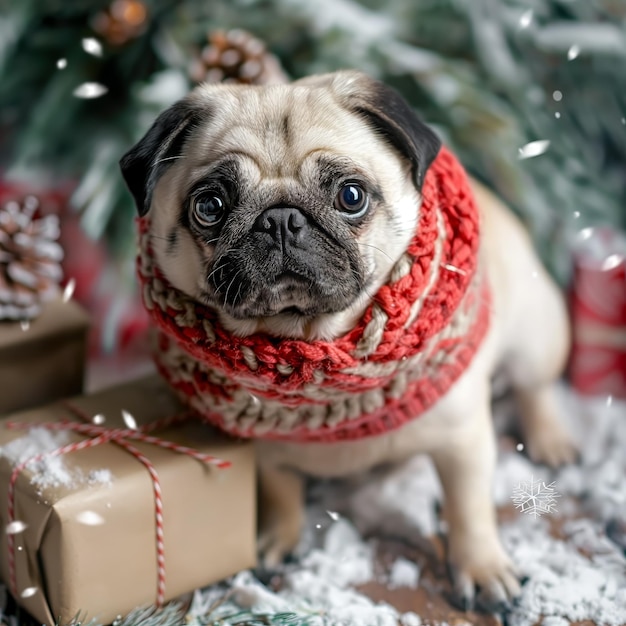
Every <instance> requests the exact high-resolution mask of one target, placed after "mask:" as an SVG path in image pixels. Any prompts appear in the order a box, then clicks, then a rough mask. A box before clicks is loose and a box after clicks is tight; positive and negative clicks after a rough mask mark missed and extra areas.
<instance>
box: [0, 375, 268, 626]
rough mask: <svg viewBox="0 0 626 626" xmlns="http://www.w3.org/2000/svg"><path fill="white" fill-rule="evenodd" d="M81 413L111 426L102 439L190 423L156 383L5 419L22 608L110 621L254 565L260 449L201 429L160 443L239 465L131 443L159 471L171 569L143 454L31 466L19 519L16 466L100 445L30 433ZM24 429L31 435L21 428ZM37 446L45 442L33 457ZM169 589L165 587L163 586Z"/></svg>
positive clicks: (1, 567) (24, 476) (57, 618)
mask: <svg viewBox="0 0 626 626" xmlns="http://www.w3.org/2000/svg"><path fill="white" fill-rule="evenodd" d="M76 409H78V411H79V412H81V413H82V414H83V417H84V418H87V417H88V416H97V417H96V418H95V420H93V423H94V424H100V423H101V424H102V425H101V426H100V429H101V431H102V430H106V429H109V430H106V432H109V433H110V432H111V431H110V429H111V428H122V429H124V428H126V429H127V428H128V425H129V420H130V422H131V425H132V421H133V418H134V420H136V423H137V424H139V428H140V429H141V428H142V425H145V424H147V423H150V422H154V421H155V420H162V419H163V418H170V417H172V416H175V415H181V414H183V411H182V409H181V406H180V405H179V404H178V401H177V400H175V398H174V397H173V395H172V394H171V393H170V392H169V391H168V389H167V388H166V386H165V383H163V382H162V381H161V380H160V379H158V378H156V377H150V378H147V379H144V380H141V381H137V382H134V383H130V384H127V385H124V386H120V387H115V388H111V389H109V390H105V391H103V392H100V393H97V394H94V395H89V396H82V397H79V398H75V399H73V400H71V401H70V403H63V402H58V403H54V404H51V405H49V406H46V407H45V408H40V409H36V410H30V411H25V412H21V413H19V414H16V415H13V416H11V417H9V418H5V419H3V420H2V421H0V446H2V447H1V448H0V452H1V453H2V457H0V522H1V523H2V528H3V529H6V530H4V531H3V532H2V535H1V536H0V574H1V577H2V580H3V581H4V582H5V583H6V584H7V586H8V587H9V589H10V590H12V592H13V595H14V596H15V598H16V600H17V602H18V603H19V604H20V605H21V606H22V607H23V608H24V609H26V610H27V611H28V612H29V613H31V614H32V615H33V616H34V617H35V618H36V619H38V620H40V621H41V622H42V623H46V624H55V623H61V624H63V623H67V622H69V621H70V620H72V619H73V618H75V617H76V615H77V614H80V617H81V620H83V623H84V619H85V618H87V619H91V618H95V619H97V620H98V621H100V622H101V623H104V624H106V623H110V622H111V621H112V620H114V619H115V618H116V616H118V615H124V614H127V613H128V612H130V611H131V610H132V609H134V608H136V607H138V606H146V605H152V604H155V603H156V601H157V596H158V590H159V589H160V591H161V593H162V594H163V596H162V599H163V600H165V601H167V600H169V599H172V598H175V597H177V596H179V595H181V594H184V593H187V592H190V591H192V590H194V589H196V588H199V587H202V586H206V585H208V584H210V583H213V582H215V581H218V580H220V579H223V578H225V577H227V576H230V575H232V574H234V573H236V572H238V571H240V570H242V569H246V568H248V567H251V566H253V565H254V564H255V558H256V545H255V537H256V501H255V498H256V495H255V489H256V485H255V468H254V452H253V446H252V444H251V443H248V442H241V441H237V440H234V439H231V438H226V437H225V436H222V435H220V434H217V433H216V432H215V431H214V430H212V429H211V428H210V427H209V426H207V425H205V424H202V423H199V422H197V421H193V420H192V421H183V422H182V423H180V424H178V425H172V426H169V427H166V428H164V429H162V430H161V429H158V430H156V431H154V432H151V433H150V435H152V436H154V437H158V438H159V439H160V440H164V441H167V442H171V443H173V444H177V445H179V446H186V447H189V448H191V449H193V451H196V452H197V453H201V454H206V455H213V456H214V457H219V459H222V460H225V461H227V462H230V463H231V466H230V467H228V468H226V469H220V468H218V467H215V466H213V465H208V464H207V463H205V462H203V461H201V460H198V459H197V458H193V457H192V456H189V455H188V454H184V453H181V452H177V451H174V450H171V449H164V448H161V447H159V446H157V445H153V444H150V443H146V442H142V441H139V440H132V439H127V440H125V441H127V442H128V443H130V444H132V446H134V447H135V448H136V449H137V450H138V451H139V452H140V453H141V454H143V455H144V456H145V457H146V458H147V459H148V460H149V462H150V463H151V464H152V465H153V467H154V469H155V471H156V473H157V474H158V482H159V485H160V490H161V494H162V507H163V508H162V529H163V537H162V539H163V545H162V548H163V549H162V552H161V553H162V554H163V557H164V561H163V562H162V563H161V564H160V565H161V566H159V564H158V562H157V561H158V559H157V555H158V553H159V550H158V546H157V539H156V528H157V520H156V501H155V487H154V482H153V479H152V477H151V474H150V473H149V471H148V469H147V468H146V467H145V466H144V465H143V464H142V463H141V462H140V461H139V460H138V459H137V458H136V457H135V456H133V455H132V454H131V453H129V451H128V450H127V449H125V448H124V447H122V446H120V445H117V444H116V443H112V442H108V443H103V444H101V445H96V446H94V447H91V448H87V449H82V450H78V451H71V452H67V453H65V454H62V455H59V456H58V457H56V459H52V457H51V456H49V455H48V456H47V457H46V458H45V460H44V461H42V463H44V464H45V463H48V464H49V465H48V466H46V467H47V470H46V471H44V472H42V471H41V470H42V467H41V466H40V465H37V464H33V463H31V465H30V466H27V468H26V469H24V470H23V471H21V472H19V474H18V473H17V471H15V474H16V476H17V479H16V481H15V489H14V498H13V502H14V513H13V515H12V516H11V515H10V514H9V511H10V508H9V507H10V504H9V501H10V498H9V493H10V492H9V488H10V487H9V485H10V477H11V474H12V473H14V469H15V467H16V463H19V462H20V461H22V460H24V459H25V458H29V457H31V458H32V455H33V454H34V453H35V452H38V451H39V450H41V449H42V446H43V444H42V441H44V443H45V445H46V446H47V449H48V450H49V449H56V448H58V447H59V446H60V445H64V444H65V443H69V444H73V443H78V442H86V441H87V440H89V439H93V438H94V435H92V437H89V436H84V435H83V434H77V433H74V432H69V431H67V430H55V431H50V430H48V428H49V426H46V427H44V426H40V427H38V428H36V429H34V430H33V429H32V428H30V426H37V424H50V423H57V424H58V423H59V422H60V421H63V420H70V421H71V422H72V423H74V422H77V423H84V422H81V420H80V419H79V418H77V416H76ZM123 410H124V411H126V412H127V417H126V418H125V420H124V419H123V416H122V411H123ZM128 415H130V416H132V417H129V416H128ZM100 416H103V417H104V422H102V417H100ZM9 422H13V423H12V424H10V425H8V424H9ZM16 423H17V424H18V425H26V424H27V425H29V428H26V429H24V428H17V427H16ZM63 428H65V426H63ZM96 430H97V429H96ZM118 432H119V431H118ZM126 432H127V433H128V432H129V430H128V429H127V430H126ZM130 432H135V433H136V432H137V431H132V430H131V431H130ZM25 438H26V439H25ZM16 440H17V441H16ZM35 440H36V441H37V442H38V443H37V444H35V445H33V446H32V449H27V444H28V443H29V442H31V441H35ZM51 459H52V460H51ZM52 464H57V465H56V468H55V467H53V466H52ZM59 464H61V470H59ZM106 470H109V471H110V480H109V481H106V480H105V481H104V482H102V477H103V476H104V477H106V478H108V477H107V476H106V474H107V471H106ZM55 476H56V479H55V480H56V482H55V480H52V479H53V478H54V477H55ZM59 482H60V483H61V484H59ZM7 525H9V526H8V527H7ZM24 525H25V527H24ZM7 530H8V532H7ZM16 531H17V532H16ZM11 541H13V549H12V550H11V548H10V542H11ZM11 554H12V558H13V562H14V568H13V572H14V574H12V573H11V572H12V568H11V566H10V559H11ZM159 573H161V574H163V575H164V578H161V579H160V578H159ZM159 580H161V581H163V580H164V586H163V585H161V586H160V585H159Z"/></svg>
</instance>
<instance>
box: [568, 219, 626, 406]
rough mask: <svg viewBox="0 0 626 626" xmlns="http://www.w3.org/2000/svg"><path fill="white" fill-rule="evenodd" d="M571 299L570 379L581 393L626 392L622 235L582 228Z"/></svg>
mask: <svg viewBox="0 0 626 626" xmlns="http://www.w3.org/2000/svg"><path fill="white" fill-rule="evenodd" d="M571 302H572V321H573V345H572V354H571V360H570V377H571V382H572V385H573V386H574V388H575V389H577V390H578V391H579V392H580V393H583V394H585V395H610V396H614V397H616V398H626V235H624V234H623V233H619V232H617V231H614V230H612V229H610V228H604V227H602V228H586V229H584V230H583V231H581V233H580V236H579V242H578V245H577V248H576V252H575V256H574V282H573V288H572V301H571Z"/></svg>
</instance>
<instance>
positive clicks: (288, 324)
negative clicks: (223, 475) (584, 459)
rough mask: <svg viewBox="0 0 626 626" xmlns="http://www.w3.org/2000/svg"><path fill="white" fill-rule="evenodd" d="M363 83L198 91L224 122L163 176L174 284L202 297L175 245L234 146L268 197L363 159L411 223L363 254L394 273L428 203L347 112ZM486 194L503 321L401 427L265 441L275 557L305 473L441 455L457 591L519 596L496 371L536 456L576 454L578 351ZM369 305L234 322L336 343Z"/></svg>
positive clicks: (200, 135) (516, 226)
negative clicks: (556, 396) (192, 192)
mask: <svg viewBox="0 0 626 626" xmlns="http://www.w3.org/2000/svg"><path fill="white" fill-rule="evenodd" d="M359 86H360V88H362V89H364V88H366V86H365V87H364V86H363V84H362V79H361V78H360V77H359V75H357V74H355V73H341V74H338V75H334V76H331V77H328V76H326V77H322V78H318V77H316V78H312V79H307V80H304V81H301V82H300V83H295V84H294V85H292V86H277V87H271V88H267V89H263V90H256V89H245V88H237V87H228V86H221V87H206V88H200V89H199V90H197V91H196V95H195V98H197V99H198V100H199V101H202V102H206V103H207V106H209V107H213V108H214V110H215V116H214V118H213V119H212V120H211V121H210V122H209V123H207V125H206V126H205V127H203V128H199V129H197V131H196V132H195V133H194V135H193V138H192V140H191V142H190V143H189V144H188V145H187V147H186V150H185V154H184V155H183V158H181V159H179V160H177V161H176V162H175V164H174V165H173V166H172V167H171V168H169V170H168V171H167V172H166V174H165V175H164V176H163V177H162V178H161V180H160V181H159V183H158V184H157V186H156V189H155V192H154V200H153V205H152V208H151V211H152V234H153V236H154V240H153V243H154V245H155V252H156V256H157V260H158V263H159V265H160V266H161V267H162V268H163V269H164V271H165V273H166V275H167V278H168V279H169V280H170V281H171V282H172V284H174V285H175V286H176V287H178V288H180V289H182V290H183V291H185V292H187V293H188V294H189V295H192V296H193V295H194V294H195V293H196V290H197V289H198V285H199V284H200V281H203V280H205V279H206V277H205V276H203V275H202V272H201V271H200V258H199V255H198V253H197V251H196V249H195V248H194V246H193V245H191V244H190V245H183V246H179V250H180V252H179V253H178V256H175V257H172V256H170V255H168V254H166V252H165V245H166V237H167V233H168V232H169V229H170V228H171V227H172V225H173V224H174V220H175V219H176V216H177V214H178V211H179V207H180V205H181V202H182V200H183V197H184V190H185V189H187V188H188V187H189V185H190V184H191V183H192V182H193V181H194V180H196V179H197V178H198V177H200V176H201V175H202V174H203V172H205V171H206V168H207V165H208V164H209V163H210V162H212V161H213V160H214V159H216V158H218V157H220V156H223V155H224V154H226V153H228V152H231V151H236V152H238V153H243V154H245V155H246V157H245V160H244V162H245V164H246V165H245V175H246V176H247V177H249V178H250V179H251V180H253V181H254V184H255V185H257V186H258V187H259V189H265V188H271V187H276V186H280V185H284V184H287V183H288V182H289V181H291V182H293V181H298V180H301V179H302V178H306V176H307V168H309V167H310V166H311V163H312V160H311V159H312V156H313V155H315V154H319V153H320V152H325V153H330V154H340V155H343V156H348V157H349V158H351V159H352V160H353V162H354V164H355V167H356V168H361V169H362V170H363V171H365V172H367V174H368V176H371V177H373V178H374V179H375V180H376V181H377V182H378V183H379V185H380V186H381V187H382V189H383V190H384V193H385V195H386V197H388V198H389V205H390V206H392V207H393V211H394V214H395V216H396V217H397V218H399V219H398V220H397V223H396V225H395V226H394V227H393V228H392V227H391V225H390V224H391V222H390V219H389V216H386V215H384V214H380V215H378V216H377V217H376V220H375V221H374V223H373V224H372V225H371V227H370V228H368V229H367V230H366V231H365V232H364V233H363V234H362V235H361V236H360V237H361V239H360V243H361V244H363V245H362V246H361V251H362V255H363V258H364V259H366V261H367V265H368V267H369V268H370V270H371V272H372V273H373V275H374V276H375V281H374V284H373V285H372V286H371V291H372V292H373V291H375V290H376V289H377V288H378V286H380V285H381V284H382V283H383V282H384V281H385V280H386V279H387V276H388V273H389V270H390V268H391V267H392V266H393V264H394V263H395V262H396V260H397V259H398V258H399V257H400V255H401V254H402V252H403V251H404V249H405V248H406V246H407V244H408V242H409V240H410V238H411V236H412V234H413V231H414V229H415V225H416V223H417V210H416V207H417V206H418V203H419V198H418V196H417V192H416V191H415V188H414V185H413V183H412V180H411V176H410V169H409V166H408V164H407V163H405V162H404V161H403V159H402V158H401V157H400V156H399V154H397V153H396V152H395V151H394V150H393V149H392V148H391V147H389V146H388V145H387V143H385V141H383V140H382V139H381V138H379V137H377V136H375V134H374V133H373V132H371V130H369V129H368V128H367V127H366V125H365V124H364V122H363V121H362V120H361V119H358V118H357V117H356V116H354V115H353V114H351V113H349V112H348V111H347V110H346V108H345V107H344V106H343V104H342V103H343V101H344V98H345V97H346V94H347V93H350V92H352V91H353V90H354V89H355V88H357V87H359ZM217 101H219V106H215V103H216V102H217ZM285 113H289V115H290V123H291V125H292V128H293V129H294V131H293V133H292V138H291V141H290V142H287V141H285V138H284V136H283V134H281V133H280V132H278V130H277V128H278V124H280V120H281V119H282V117H283V116H284V114H285ZM473 186H474V191H475V193H476V198H477V200H478V203H479V206H480V209H481V211H482V215H483V232H482V248H481V254H482V256H483V261H484V263H485V266H486V268H487V271H488V274H489V276H490V280H491V285H492V289H493V315H492V324H491V327H490V330H489V333H488V335H487V338H486V339H485V341H484V343H483V345H482V347H481V349H480V350H479V352H478V354H477V355H476V357H475V359H474V361H473V362H472V364H471V366H470V367H469V368H468V369H467V370H466V372H465V373H464V375H463V376H462V378H461V379H460V380H459V381H458V382H457V383H456V384H455V385H454V386H453V387H452V389H451V390H450V391H449V392H448V394H447V395H446V396H445V397H443V398H442V399H441V400H440V401H439V402H438V403H437V405H436V406H435V407H434V408H432V409H430V410H429V411H428V412H427V413H426V414H424V415H423V416H422V417H420V419H417V420H415V421H413V422H411V423H409V424H408V425H406V426H404V427H403V428H402V429H400V430H397V431H394V432H390V433H387V434H385V435H381V436H379V437H376V438H371V439H365V440H359V441H354V442H347V443H333V444H317V443H316V444H311V445H303V444H287V443H272V442H259V443H258V450H259V458H260V469H261V476H262V484H264V485H265V487H266V494H267V496H266V497H267V500H268V501H269V502H270V503H271V504H272V505H273V507H274V509H275V510H278V511H279V512H280V514H279V515H278V516H276V515H274V516H273V517H272V516H270V518H269V523H268V524H267V525H266V527H265V529H264V536H263V545H264V548H266V550H267V552H266V554H267V555H268V561H275V560H277V559H279V558H281V557H282V555H283V554H284V553H285V552H286V551H288V550H289V549H291V548H292V547H293V544H294V543H295V542H296V541H297V535H298V533H297V529H298V528H299V525H300V521H301V502H300V501H299V498H300V496H301V494H300V492H301V487H299V486H298V482H299V479H298V478H297V475H296V473H294V471H295V472H298V473H299V472H302V473H305V474H311V475H315V476H347V475H349V474H353V473H355V472H363V471H366V470H367V469H369V468H371V467H373V466H375V465H377V464H380V463H386V462H395V461H400V460H402V459H404V458H406V457H408V456H411V455H414V454H417V453H428V454H430V455H432V457H433V459H434V461H435V464H436V467H437V469H438V472H439V474H440V476H441V479H442V483H443V487H444V491H445V495H446V503H447V508H448V513H449V522H450V533H449V539H450V545H449V559H450V562H451V564H452V565H453V568H454V572H455V584H456V588H457V590H458V591H459V593H461V594H465V595H470V596H471V592H470V589H471V590H472V591H473V587H474V585H475V584H478V585H480V586H482V587H483V588H484V589H488V590H489V594H490V597H491V599H492V600H493V601H499V600H503V599H507V598H509V597H511V596H512V595H515V593H516V592H517V591H518V588H519V587H518V584H517V581H516V580H515V577H514V573H513V568H512V565H511V563H510V562H509V560H508V558H507V556H506V555H505V553H504V551H503V549H502V547H501V544H500V541H499V538H498V534H497V529H496V523H495V512H494V507H493V504H492V502H491V498H490V484H491V479H492V474H493V469H494V463H495V448H494V441H493V440H494V435H493V429H492V424H491V415H490V406H489V380H490V377H491V375H492V373H493V372H494V370H495V369H496V367H499V366H500V367H503V368H505V370H506V371H507V372H508V374H509V377H510V379H511V381H512V383H513V386H514V388H515V389H516V392H517V394H518V396H519V398H520V400H521V408H522V413H523V415H522V416H523V419H524V427H525V432H526V436H527V439H528V442H529V449H530V451H531V454H533V455H534V456H535V457H536V459H537V460H545V461H549V462H551V463H560V462H564V461H568V460H571V458H572V456H573V453H574V450H573V447H572V445H571V443H570V441H569V438H568V436H567V434H566V433H565V432H564V430H563V428H562V427H561V425H560V422H559V421H558V417H557V415H556V412H555V410H554V407H553V400H552V390H551V384H552V382H553V380H554V379H555V378H556V377H558V376H559V374H560V373H561V371H562V368H563V366H564V362H565V358H566V355H567V351H568V348H569V330H568V320H567V315H566V311H565V307H564V304H563V301H562V297H561V295H560V293H559V291H558V289H557V288H556V286H555V285H554V284H553V283H552V281H551V280H550V278H549V277H548V275H547V274H546V272H545V270H544V269H543V268H542V267H541V264H540V263H539V261H538V259H537V258H536V256H535V254H534V252H533V250H532V246H531V242H530V240H529V238H528V236H527V234H526V233H525V231H524V229H523V227H522V226H521V224H520V223H519V221H518V220H517V219H516V218H514V217H513V215H512V214H511V213H510V212H509V211H508V210H507V208H506V207H505V206H503V204H502V203H501V202H500V201H499V200H498V199H497V198H495V196H493V195H492V194H491V193H490V192H489V191H487V190H486V189H485V188H484V187H482V186H481V185H479V184H478V183H473ZM181 237H183V240H184V238H185V237H188V235H186V234H184V233H183V234H181ZM368 301H369V295H368V294H367V293H364V294H362V297H361V298H359V299H358V301H357V302H355V303H354V304H353V305H352V306H351V307H350V308H349V309H348V310H345V311H343V312H341V313H338V314H335V315H325V316H320V318H318V319H314V320H312V321H306V322H305V321H303V320H300V319H298V318H297V317H293V316H292V317H289V316H285V315H278V316H275V317H273V318H267V319H256V320H250V321H246V322H241V321H237V320H234V319H232V318H229V317H228V316H226V315H223V316H222V321H223V323H224V324H225V325H226V326H227V327H228V328H230V329H231V330H232V331H234V332H236V333H238V334H249V333H253V332H256V331H266V332H270V333H273V334H276V335H281V336H291V337H307V338H323V339H332V338H334V337H336V336H338V335H340V334H342V333H343V332H345V331H346V330H347V329H348V328H350V326H351V325H352V324H353V323H354V321H355V320H356V319H357V318H358V316H359V315H360V314H361V313H362V311H363V310H364V308H365V307H366V306H367V304H368ZM407 497H409V498H410V497H411V494H407ZM294 529H295V530H294Z"/></svg>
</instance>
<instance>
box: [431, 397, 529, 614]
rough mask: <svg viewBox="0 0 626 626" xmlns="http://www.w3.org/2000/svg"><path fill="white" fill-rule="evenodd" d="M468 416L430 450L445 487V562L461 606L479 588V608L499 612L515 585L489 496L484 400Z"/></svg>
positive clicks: (491, 455)
mask: <svg viewBox="0 0 626 626" xmlns="http://www.w3.org/2000/svg"><path fill="white" fill-rule="evenodd" d="M465 419H466V420H467V419H468V418H465ZM469 419H470V421H469V423H468V425H467V427H466V426H463V427H462V432H458V431H457V432H456V433H454V435H453V436H452V437H451V438H450V439H449V440H448V442H447V443H446V445H445V446H444V447H442V448H441V449H438V450H436V451H435V452H433V453H432V458H433V461H434V463H435V466H436V468H437V471H438V473H439V477H440V479H441V483H442V486H443V491H444V498H445V503H444V507H445V510H446V513H447V520H448V526H449V528H448V563H449V565H450V573H451V576H452V583H453V587H454V592H455V595H456V596H457V599H458V601H459V603H460V605H461V606H462V608H463V609H465V610H468V609H471V608H472V607H473V606H474V599H475V597H476V588H478V589H479V593H478V596H477V597H476V601H477V602H476V604H477V605H478V607H479V608H482V609H483V610H488V611H493V612H501V611H503V610H505V609H506V608H507V607H508V606H509V602H510V601H511V600H512V599H513V598H515V597H516V596H517V595H519V592H520V586H519V583H518V580H517V576H516V574H515V570H514V567H513V564H512V563H511V561H510V560H509V558H508V556H507V554H506V553H505V551H504V548H503V547H502V544H501V543H500V538H499V536H498V529H497V522H496V512H495V507H494V504H493V500H492V495H491V488H492V477H493V471H494V467H495V458H496V448H495V437H494V433H493V426H492V421H491V411H490V408H489V403H488V400H487V398H485V400H484V402H483V406H482V407H481V408H480V409H479V410H478V411H476V412H475V413H474V415H473V416H472V418H469Z"/></svg>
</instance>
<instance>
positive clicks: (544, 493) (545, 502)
mask: <svg viewBox="0 0 626 626" xmlns="http://www.w3.org/2000/svg"><path fill="white" fill-rule="evenodd" d="M554 484H555V483H554V481H553V482H551V483H550V484H549V485H546V483H545V482H544V481H543V480H533V477H532V476H531V477H530V481H528V482H521V483H520V484H519V485H518V486H517V487H516V488H515V489H514V491H513V495H512V496H511V500H513V504H514V505H515V508H516V509H518V510H519V511H520V512H522V513H527V514H528V515H534V516H535V517H541V516H542V515H544V514H545V513H556V512H557V509H556V499H557V498H559V497H560V495H559V494H558V493H557V492H556V490H555V489H554Z"/></svg>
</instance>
